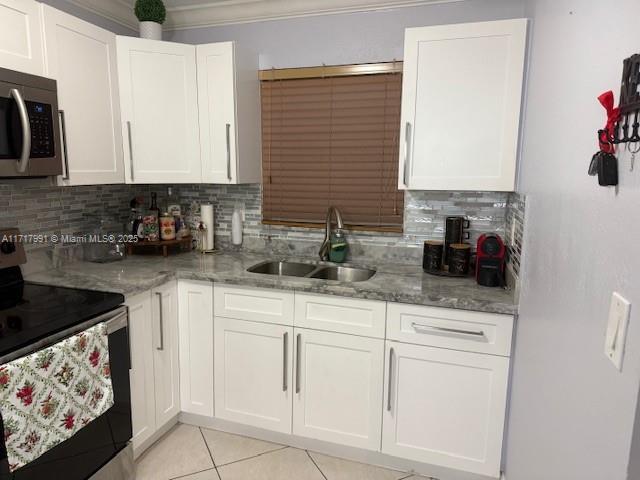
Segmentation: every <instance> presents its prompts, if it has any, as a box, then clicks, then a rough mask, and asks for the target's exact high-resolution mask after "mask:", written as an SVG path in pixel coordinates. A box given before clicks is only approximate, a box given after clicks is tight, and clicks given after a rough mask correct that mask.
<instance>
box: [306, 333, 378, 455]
mask: <svg viewBox="0 0 640 480" xmlns="http://www.w3.org/2000/svg"><path fill="white" fill-rule="evenodd" d="M294 333H295V337H296V352H297V353H296V363H295V368H296V373H295V382H296V385H295V392H296V394H295V396H294V400H293V433H294V434H295V435H301V436H305V437H310V438H315V439H318V440H325V441H327V442H333V443H340V444H343V445H349V446H352V447H359V448H366V449H369V450H376V451H377V450H379V449H380V435H381V431H382V418H381V417H380V409H381V407H382V390H383V386H382V382H383V377H384V374H383V367H384V340H381V339H374V338H365V337H357V336H354V335H345V334H340V333H328V332H319V331H315V330H306V329H298V328H296V329H295V330H294Z"/></svg>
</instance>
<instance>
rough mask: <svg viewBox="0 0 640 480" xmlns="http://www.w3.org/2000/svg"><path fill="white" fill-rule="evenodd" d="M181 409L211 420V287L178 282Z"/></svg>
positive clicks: (210, 284)
mask: <svg viewBox="0 0 640 480" xmlns="http://www.w3.org/2000/svg"><path fill="white" fill-rule="evenodd" d="M178 322H179V332H180V405H181V409H182V411H183V412H189V413H195V414H198V415H205V416H207V417H213V284H212V283H211V282H194V281H187V280H180V281H179V282H178Z"/></svg>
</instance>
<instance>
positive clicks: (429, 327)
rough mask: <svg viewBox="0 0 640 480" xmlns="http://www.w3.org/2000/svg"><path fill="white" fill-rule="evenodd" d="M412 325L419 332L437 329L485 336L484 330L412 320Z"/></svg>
mask: <svg viewBox="0 0 640 480" xmlns="http://www.w3.org/2000/svg"><path fill="white" fill-rule="evenodd" d="M411 326H412V327H413V328H414V329H415V330H416V332H418V333H429V332H425V330H431V331H433V330H436V331H438V332H446V333H458V334H460V335H473V336H474V337H484V336H485V334H484V330H460V329H457V328H447V327H437V326H435V325H423V324H421V323H416V322H412V323H411Z"/></svg>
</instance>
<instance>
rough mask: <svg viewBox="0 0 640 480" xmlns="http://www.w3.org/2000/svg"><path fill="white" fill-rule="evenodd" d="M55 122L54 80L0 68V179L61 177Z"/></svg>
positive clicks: (59, 152) (56, 115) (57, 130)
mask: <svg viewBox="0 0 640 480" xmlns="http://www.w3.org/2000/svg"><path fill="white" fill-rule="evenodd" d="M58 118H59V112H58V94H57V85H56V81H55V80H51V79H49V78H44V77H38V76H35V75H29V74H26V73H20V72H15V71H13V70H7V69H4V68H0V177H46V176H49V175H62V171H63V169H62V154H61V152H62V145H61V138H60V137H61V134H60V123H59V121H58ZM63 123H64V122H63Z"/></svg>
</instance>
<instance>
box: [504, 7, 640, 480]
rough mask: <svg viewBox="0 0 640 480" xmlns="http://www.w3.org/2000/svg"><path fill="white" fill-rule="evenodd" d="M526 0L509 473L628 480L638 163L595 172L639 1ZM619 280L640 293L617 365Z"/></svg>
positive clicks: (627, 290)
mask: <svg viewBox="0 0 640 480" xmlns="http://www.w3.org/2000/svg"><path fill="white" fill-rule="evenodd" d="M527 1H528V5H527V15H528V16H529V17H531V18H532V19H533V43H532V49H531V66H530V77H529V91H528V99H527V112H526V116H525V124H524V147H523V162H522V171H521V177H520V183H521V190H522V191H523V192H525V193H526V194H527V205H528V208H529V213H528V218H527V222H526V237H525V248H526V263H525V266H524V275H523V285H522V297H521V304H520V312H521V315H520V319H519V322H518V332H517V341H516V346H515V361H514V370H513V391H512V397H511V416H510V422H509V435H508V441H507V454H506V476H507V479H508V480H604V479H606V480H623V479H626V478H627V473H626V471H627V465H628V461H629V449H630V445H631V438H632V433H633V432H632V430H633V424H634V416H635V409H636V402H637V395H638V387H639V380H638V378H639V376H640V323H639V322H640V314H639V312H640V255H639V254H638V247H639V246H640V241H639V238H640V163H639V164H638V166H637V167H636V171H635V172H634V173H629V171H628V165H629V157H628V155H622V163H621V168H620V174H621V185H620V190H619V193H618V194H617V195H616V193H615V190H614V189H610V188H601V187H598V186H597V180H596V179H595V178H593V177H589V176H587V173H586V172H587V167H588V164H589V160H590V159H591V155H592V154H593V153H594V152H595V151H596V130H597V129H598V128H600V127H601V126H602V125H603V124H604V119H605V115H604V109H603V108H602V107H601V106H600V104H599V103H598V102H597V100H596V97H597V96H598V95H599V94H600V93H602V92H604V91H606V90H609V89H611V90H613V91H614V92H615V95H616V100H617V97H618V94H619V85H620V79H621V73H622V60H623V59H624V58H625V57H627V56H629V55H630V54H632V53H637V52H638V51H639V50H640V28H639V24H638V22H639V21H640V2H638V0H616V1H602V0H527ZM639 160H640V157H639ZM614 290H615V291H618V292H620V293H622V294H623V295H624V296H626V297H627V298H628V299H629V300H631V301H632V302H633V303H634V304H635V305H634V307H633V308H632V318H631V324H630V336H629V339H628V342H627V354H626V358H625V363H624V369H623V372H622V373H619V372H618V371H617V370H616V369H615V368H614V367H613V365H612V364H611V363H610V362H609V361H608V360H607V359H606V358H605V356H604V354H603V346H604V338H605V328H606V320H607V312H608V307H609V300H610V296H611V292H612V291H614ZM629 478H630V479H632V480H638V478H640V477H638V476H635V477H633V478H632V477H629Z"/></svg>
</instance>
